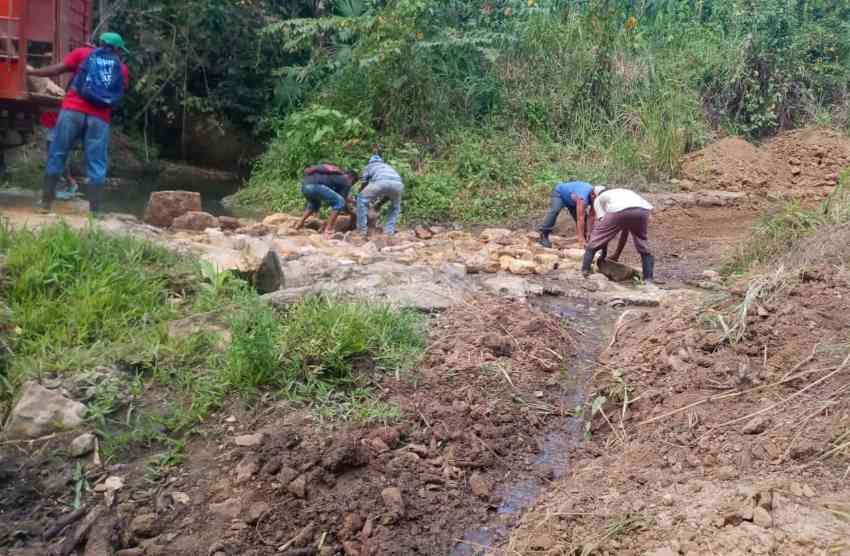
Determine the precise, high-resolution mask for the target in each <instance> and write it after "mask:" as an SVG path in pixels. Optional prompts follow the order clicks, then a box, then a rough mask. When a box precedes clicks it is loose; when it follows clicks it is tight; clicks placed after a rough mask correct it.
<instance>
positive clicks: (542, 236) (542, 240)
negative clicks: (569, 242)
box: [537, 232, 552, 248]
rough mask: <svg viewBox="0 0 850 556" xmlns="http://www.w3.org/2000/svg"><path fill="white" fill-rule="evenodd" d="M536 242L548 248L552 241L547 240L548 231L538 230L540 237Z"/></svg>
mask: <svg viewBox="0 0 850 556" xmlns="http://www.w3.org/2000/svg"><path fill="white" fill-rule="evenodd" d="M537 243H539V244H540V245H542V246H543V247H546V248H550V247H552V242H551V241H549V233H548V232H540V239H538V240H537Z"/></svg>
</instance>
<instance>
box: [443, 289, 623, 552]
mask: <svg viewBox="0 0 850 556" xmlns="http://www.w3.org/2000/svg"><path fill="white" fill-rule="evenodd" d="M534 305H535V306H537V307H539V308H540V309H543V310H545V311H547V312H550V313H554V314H556V315H558V316H559V317H561V318H562V319H563V320H564V324H565V326H566V327H567V328H568V329H569V330H571V331H572V332H573V337H574V338H575V340H576V356H575V359H574V363H573V366H572V367H571V368H565V369H564V370H563V373H564V377H563V380H562V382H561V385H560V387H561V388H562V397H561V398H560V401H561V406H562V407H564V408H568V409H573V408H578V407H580V406H581V405H582V404H583V403H584V401H585V398H586V395H587V393H586V391H585V385H586V384H587V381H588V378H589V373H590V372H592V370H593V363H594V361H595V359H596V355H597V354H598V353H599V351H600V349H601V347H602V343H603V341H604V340H605V338H608V337H609V335H610V332H611V329H612V328H613V324H614V320H615V317H616V315H615V314H614V312H613V311H611V310H609V309H607V308H601V307H597V306H594V305H591V304H588V303H583V302H580V301H577V300H575V299H569V298H558V297H545V298H542V299H541V300H539V301H537V302H535V303H534ZM582 434H583V420H582V418H581V417H576V416H573V415H570V416H567V417H565V418H564V421H563V422H562V425H561V426H559V427H557V428H555V429H554V430H551V431H549V432H548V433H547V434H546V435H545V436H544V437H543V438H542V439H540V447H541V450H540V453H539V454H538V455H537V457H536V458H534V460H532V461H531V462H529V463H530V466H529V471H530V472H529V473H527V475H528V476H529V477H531V478H524V479H522V480H519V481H512V480H511V478H507V479H506V481H505V483H504V484H503V485H502V486H501V487H500V488H499V489H498V490H497V491H496V494H497V495H498V496H499V498H500V499H501V502H500V504H499V505H498V507H496V508H495V510H494V511H493V513H492V516H491V518H490V520H489V522H488V523H486V524H484V525H483V526H481V527H480V528H478V529H474V530H471V531H468V532H467V533H466V534H465V535H464V537H463V539H462V540H461V541H459V542H458V543H457V544H456V545H455V547H454V549H453V550H452V552H451V554H452V555H453V556H478V555H481V554H485V553H486V552H487V551H488V550H491V549H492V548H493V547H494V546H495V545H497V544H499V542H500V541H501V540H503V539H504V538H505V536H506V535H507V533H508V532H509V526H508V524H509V523H510V522H511V521H513V519H514V518H516V517H519V514H520V513H521V512H522V511H523V510H526V509H528V508H530V507H531V506H532V505H533V504H534V502H535V501H536V500H537V498H538V497H539V496H540V494H541V493H542V491H543V489H544V488H545V486H546V484H547V483H548V482H550V481H552V480H555V479H559V478H561V477H563V476H564V475H565V474H566V473H567V471H568V470H569V463H570V462H569V453H570V451H571V450H572V449H573V448H574V447H575V446H576V445H577V443H578V442H580V441H581V438H582Z"/></svg>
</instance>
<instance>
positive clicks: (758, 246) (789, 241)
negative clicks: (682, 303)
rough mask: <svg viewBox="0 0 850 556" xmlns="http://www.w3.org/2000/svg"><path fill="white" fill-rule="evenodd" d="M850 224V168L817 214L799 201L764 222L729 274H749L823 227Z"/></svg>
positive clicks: (751, 237)
mask: <svg viewBox="0 0 850 556" xmlns="http://www.w3.org/2000/svg"><path fill="white" fill-rule="evenodd" d="M848 221H850V168H848V169H846V170H844V172H842V174H841V176H840V178H839V182H838V185H837V186H836V187H835V189H833V190H832V192H831V193H830V194H829V197H827V199H826V200H825V201H824V202H823V203H822V204H821V206H820V207H818V208H817V209H815V210H804V209H803V208H801V207H800V204H799V203H798V202H796V201H792V202H790V203H788V204H787V205H785V207H783V208H782V210H780V211H779V212H776V213H774V214H770V215H768V216H766V217H764V218H762V219H761V221H760V222H759V223H758V224H756V226H755V227H754V229H753V233H752V235H751V236H750V238H749V240H748V241H747V242H746V243H744V244H743V245H742V247H740V248H739V250H738V251H737V253H736V254H735V256H734V257H733V259H732V260H731V261H730V263H729V264H728V265H726V267H725V269H724V271H725V272H726V273H736V272H746V271H748V270H749V269H751V268H753V267H755V266H757V265H763V264H767V263H770V262H772V261H774V260H776V259H778V258H779V257H781V256H782V255H784V254H786V253H789V252H790V251H791V250H792V249H793V248H794V247H795V246H797V245H798V244H799V243H800V241H801V240H802V239H803V238H806V237H808V236H810V235H812V234H813V233H815V232H816V231H817V230H818V229H819V228H820V227H821V226H825V225H830V224H843V223H845V222H848Z"/></svg>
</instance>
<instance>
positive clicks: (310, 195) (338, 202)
mask: <svg viewBox="0 0 850 556" xmlns="http://www.w3.org/2000/svg"><path fill="white" fill-rule="evenodd" d="M301 194H302V195H304V198H306V199H307V208H309V209H310V210H312V211H313V212H319V209H321V208H322V203H326V204H328V205H330V207H331V208H332V209H333V210H337V211H338V210H342V209H344V208H345V199H343V198H342V195H340V194H339V193H337V192H336V191H334V190H333V189H331V188H330V187H328V186H327V185H321V184H318V183H305V184H303V185H302V186H301Z"/></svg>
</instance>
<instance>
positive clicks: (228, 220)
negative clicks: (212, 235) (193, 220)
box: [218, 216, 242, 230]
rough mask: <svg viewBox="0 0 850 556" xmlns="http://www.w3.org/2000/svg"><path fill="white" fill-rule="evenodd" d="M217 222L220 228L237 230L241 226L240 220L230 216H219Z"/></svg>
mask: <svg viewBox="0 0 850 556" xmlns="http://www.w3.org/2000/svg"><path fill="white" fill-rule="evenodd" d="M218 224H219V226H221V229H222V230H238V229H239V228H241V227H242V222H240V221H239V219H238V218H234V217H232V216H219V217H218Z"/></svg>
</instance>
